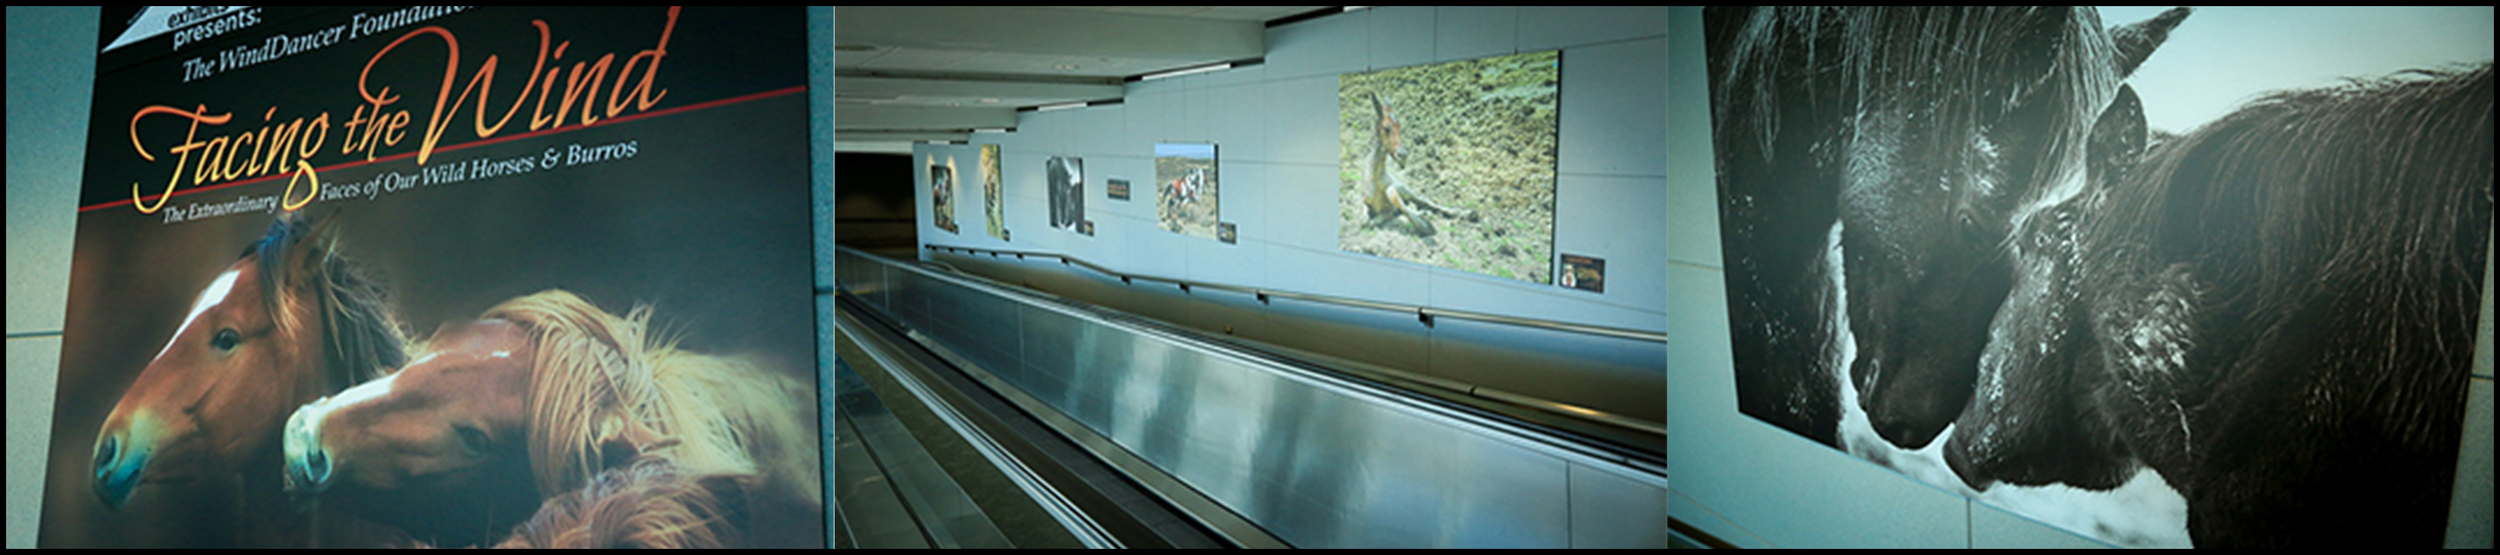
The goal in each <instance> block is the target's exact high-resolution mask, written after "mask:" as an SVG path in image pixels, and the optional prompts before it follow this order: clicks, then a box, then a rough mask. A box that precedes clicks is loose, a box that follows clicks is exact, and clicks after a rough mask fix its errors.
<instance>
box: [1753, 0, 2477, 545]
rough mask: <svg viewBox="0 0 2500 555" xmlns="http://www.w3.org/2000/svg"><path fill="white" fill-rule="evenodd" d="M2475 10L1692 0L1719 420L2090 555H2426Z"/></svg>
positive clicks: (2451, 453) (2457, 277) (2442, 488)
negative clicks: (2341, 552) (1703, 83)
mask: <svg viewBox="0 0 2500 555" xmlns="http://www.w3.org/2000/svg"><path fill="white" fill-rule="evenodd" d="M2491 13H2492V12H2491V9H2490V7H2488V6H2484V7H2476V8H2462V9H2376V8H2359V9H2349V8H2348V9H2335V10H2312V9H2285V8H2244V9H2243V8H2212V9H2202V8H2200V9H2196V10H2189V9H2185V8H2180V9H2162V8H2111V9H2099V10H2096V9H2093V8H2031V7H1985V8H1932V9H1931V8H1710V9H1706V10H1705V11H1704V16H1705V17H1704V31H1705V40H1706V44H1707V48H1708V52H1707V56H1708V64H1707V71H1708V72H1709V75H1708V79H1709V87H1710V98H1711V111H1712V117H1711V123H1712V126H1713V129H1712V132H1713V134H1714V140H1713V144H1714V145H1715V146H1714V148H1715V149H1716V153H1715V156H1716V159H1715V164H1714V166H1715V168H1716V170H1717V174H1718V198H1719V201H1720V212H1719V214H1720V225H1721V226H1722V228H1721V240H1722V246H1723V252H1724V256H1725V257H1726V261H1725V262H1726V266H1725V268H1726V280H1727V290H1728V303H1727V305H1728V311H1729V314H1728V317H1729V320H1730V326H1729V327H1730V329H1731V334H1732V337H1731V340H1732V341H1731V342H1732V347H1733V355H1734V363H1735V373H1736V375H1735V383H1736V392H1735V393H1736V399H1737V406H1738V409H1739V410H1740V411H1742V412H1743V413H1744V414H1747V415H1750V416H1752V417H1754V418H1757V419H1760V420H1762V421H1763V422H1765V423H1768V424H1771V425H1774V426H1778V427H1780V428H1782V429H1785V430H1788V431H1790V432H1794V433H1796V434H1799V435H1802V436H1804V437H1806V438H1809V439H1812V440H1814V441H1818V442H1821V443H1824V444H1828V445H1830V446H1832V447H1833V448H1835V449H1840V450H1844V451H1846V452H1848V453H1851V454H1853V455H1856V456H1858V457H1860V458H1864V459H1866V460H1868V461H1871V462H1874V463H1877V464H1880V465H1884V466H1886V467H1889V468H1892V469H1895V470H1897V471H1899V472H1901V473H1902V474H1904V475H1907V476H1910V477H1914V478H1916V479H1919V480H1921V481H1924V482H1927V483H1929V484H1933V485H1935V486H1937V487H1940V488H1945V489H1948V490H1952V491H1957V492H1960V493H1962V494H1963V495H1967V496H1970V497H1972V498H1974V499H1976V500H1978V501H1980V502H1982V503H1986V504H1989V505H1992V506H1995V507H1999V508H2002V509H2005V510H2008V511H2011V512H2013V513H2016V514H2020V515H2023V516H2024V517H2027V518H2030V519H2034V520H2038V521H2040V522H2044V523H2048V524H2050V525H2053V526H2058V527H2061V528H2065V529H2068V530H2071V531H2073V532H2074V533H2076V534H2079V535H2083V536H2086V537H2090V538H2093V539H2096V540H2099V541H2104V542H2108V543H2111V544H2116V545H2122V546H2162V547H2186V546H2195V547H2295V546H2297V547H2301V548H2320V547H2325V546H2334V548H2359V547H2393V546H2403V547H2413V548H2420V547H2438V546H2440V545H2441V544H2442V541H2443V538H2445V537H2446V534H2447V529H2448V528H2447V527H2448V522H2449V518H2448V516H2449V515H2448V509H2449V506H2450V503H2451V494H2450V489H2451V488H2452V484H2454V483H2455V482H2456V480H2457V476H2456V472H2457V466H2458V449H2459V446H2458V443H2459V437H2460V433H2461V425H2462V420H2463V419H2464V410H2465V408H2464V407H2465V395H2466V391H2467V387H2468V379H2469V375H2470V372H2471V367H2472V365H2473V360H2474V356H2475V355H2474V353H2473V350H2474V347H2473V345H2474V344H2475V342H2476V339H2475V336H2476V329H2475V328H2476V325H2477V319H2478V312H2479V311H2480V309H2481V308H2482V307H2483V303H2485V302H2486V299H2487V297H2486V296H2485V293H2486V292H2485V291H2483V290H2482V289H2483V284H2484V283H2486V282H2485V279H2486V277H2485V276H2484V275H2483V272H2484V269H2485V268H2487V267H2488V266H2487V265H2488V264H2489V261H2488V260H2486V256H2487V254H2486V253H2488V252H2489V249H2490V248H2491V245H2490V240H2491V231H2492V229H2491V216H2492V195H2491V191H2492V187H2493V183H2492V173H2491V172H2492V165H2491V152H2492V102H2493V99H2492V73H2491V56H2492V17H2491ZM2484 356H2489V355H2488V354H2486V355H2484Z"/></svg>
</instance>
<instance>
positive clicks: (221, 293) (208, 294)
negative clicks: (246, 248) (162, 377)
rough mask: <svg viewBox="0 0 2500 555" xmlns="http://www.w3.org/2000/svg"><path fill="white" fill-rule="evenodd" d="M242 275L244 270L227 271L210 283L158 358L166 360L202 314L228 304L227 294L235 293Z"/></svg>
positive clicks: (158, 354) (166, 342) (175, 329)
mask: <svg viewBox="0 0 2500 555" xmlns="http://www.w3.org/2000/svg"><path fill="white" fill-rule="evenodd" d="M242 275H243V271H242V270H226V273H223V274H218V275H217V279H216V280H215V281H210V282H208V289H204V290H201V291H200V300H199V301H196V302H193V303H191V315H190V316H184V317H182V327H178V328H174V336H173V338H172V339H167V340H165V348H163V349H158V350H157V351H156V358H165V353H168V352H172V351H173V350H174V342H175V341H181V340H182V333H183V332H186V331H191V322H194V321H198V320H199V319H200V315H201V314H205V313H207V312H208V309H211V308H216V307H217V305H221V304H226V294H228V293H233V292H234V280H235V279H236V278H238V277H241V276H242Z"/></svg>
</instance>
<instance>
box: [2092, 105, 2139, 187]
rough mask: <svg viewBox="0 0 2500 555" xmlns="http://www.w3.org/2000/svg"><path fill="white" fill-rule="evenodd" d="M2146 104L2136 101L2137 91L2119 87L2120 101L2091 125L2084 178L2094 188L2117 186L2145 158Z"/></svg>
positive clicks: (2102, 113)
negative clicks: (2117, 182)
mask: <svg viewBox="0 0 2500 555" xmlns="http://www.w3.org/2000/svg"><path fill="white" fill-rule="evenodd" d="M2145 134H2146V131H2145V124H2144V103H2143V101H2141V100H2139V99H2137V98H2136V95H2135V87H2133V86H2128V85H2119V86H2118V97H2117V98H2116V99H2114V100H2111V101H2110V103H2109V108H2108V109H2105V110H2102V111H2101V118H2100V119H2099V120H2096V121H2094V122H2092V134H2091V137H2090V139H2089V140H2088V141H2087V142H2086V146H2085V147H2084V157H2085V158H2084V176H2085V177H2086V178H2087V184H2089V185H2091V186H2094V187H2102V186H2107V185H2109V184H2111V183H2114V182H2116V181H2117V180H2118V178H2119V177H2120V176H2122V175H2124V174H2125V173H2126V172H2127V171H2129V170H2131V169H2133V167H2134V166H2135V163H2136V161H2137V160H2140V159H2142V158H2143V157H2144V148H2145V147H2144V143H2145V140H2146V137H2145Z"/></svg>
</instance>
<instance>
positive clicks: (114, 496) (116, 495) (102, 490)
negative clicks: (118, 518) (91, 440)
mask: <svg viewBox="0 0 2500 555" xmlns="http://www.w3.org/2000/svg"><path fill="white" fill-rule="evenodd" d="M154 451H155V449H153V448H152V446H150V445H147V444H145V442H140V441H133V440H132V438H131V437H130V434H129V433H128V432H121V433H113V434H106V435H105V436H104V437H103V438H102V439H99V440H97V441H96V447H95V467H94V471H95V473H94V474H93V475H91V477H92V478H93V480H92V481H91V482H89V484H88V485H89V486H90V487H93V488H94V489H95V495H96V499H97V500H100V501H103V502H104V507H105V508H107V509H112V510H116V511H118V510H121V508H122V505H124V504H128V503H130V497H131V494H133V493H136V492H137V491H138V490H139V477H140V476H141V475H142V474H143V473H144V471H146V470H147V468H148V458H149V456H150V455H152V454H154Z"/></svg>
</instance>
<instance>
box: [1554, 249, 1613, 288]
mask: <svg viewBox="0 0 2500 555" xmlns="http://www.w3.org/2000/svg"><path fill="white" fill-rule="evenodd" d="M1558 279H1560V280H1562V286H1563V287H1569V288H1572V289H1580V290H1584V291H1594V292H1598V293H1604V292H1606V259H1603V258H1597V257H1590V256H1581V255H1577V254H1566V255H1562V277H1561V278H1558Z"/></svg>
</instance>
